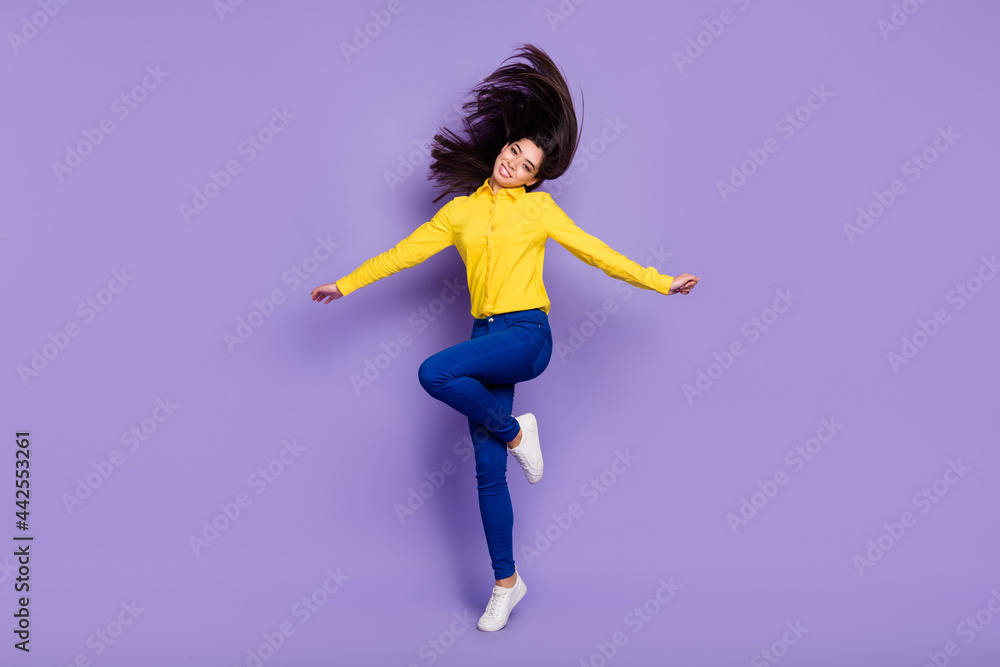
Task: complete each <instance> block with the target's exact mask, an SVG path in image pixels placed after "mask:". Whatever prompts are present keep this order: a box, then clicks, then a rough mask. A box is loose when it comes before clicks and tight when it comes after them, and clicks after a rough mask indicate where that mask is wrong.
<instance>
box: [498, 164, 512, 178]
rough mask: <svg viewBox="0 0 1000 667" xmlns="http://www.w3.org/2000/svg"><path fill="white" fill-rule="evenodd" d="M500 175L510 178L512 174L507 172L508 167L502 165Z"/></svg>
mask: <svg viewBox="0 0 1000 667" xmlns="http://www.w3.org/2000/svg"><path fill="white" fill-rule="evenodd" d="M500 175H501V176H503V177H504V178H510V172H509V171H508V170H507V167H506V165H500Z"/></svg>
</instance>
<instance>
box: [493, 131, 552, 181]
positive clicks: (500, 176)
mask: <svg viewBox="0 0 1000 667" xmlns="http://www.w3.org/2000/svg"><path fill="white" fill-rule="evenodd" d="M544 157H545V155H544V153H542V150H541V149H540V148H539V147H538V146H536V145H535V142H533V141H532V140H531V139H519V140H517V141H514V142H511V143H509V144H507V145H506V146H504V147H503V150H501V151H500V155H498V156H497V159H496V162H494V163H493V174H492V175H491V176H490V187H492V188H493V192H497V191H498V190H499V189H500V188H517V187H520V186H522V185H525V186H527V185H534V184H535V182H536V181H537V180H538V178H537V174H538V168H539V167H540V166H541V165H542V160H543V159H544Z"/></svg>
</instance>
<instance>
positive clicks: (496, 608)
mask: <svg viewBox="0 0 1000 667" xmlns="http://www.w3.org/2000/svg"><path fill="white" fill-rule="evenodd" d="M497 588H499V586H497V587H494V588H493V595H491V596H490V603H489V604H488V605H486V615H487V616H490V617H492V618H496V617H497V615H498V614H499V613H500V609H501V607H502V606H503V600H504V598H506V597H507V593H505V592H503V591H498V590H497ZM507 590H513V589H507Z"/></svg>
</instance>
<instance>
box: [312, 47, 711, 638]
mask: <svg viewBox="0 0 1000 667" xmlns="http://www.w3.org/2000/svg"><path fill="white" fill-rule="evenodd" d="M515 58H521V59H523V60H524V61H526V62H524V63H518V62H514V63H511V64H509V65H502V66H501V67H500V68H499V69H497V71H495V72H494V73H493V74H491V75H490V76H489V77H487V78H486V79H485V80H483V82H482V83H480V84H479V85H478V86H476V87H475V88H473V90H472V99H471V100H470V101H468V102H466V103H465V104H464V105H463V110H464V111H465V112H466V116H465V118H464V121H463V123H464V129H465V132H466V134H467V137H464V138H463V137H460V136H458V135H457V134H455V133H453V132H451V131H450V130H448V129H447V128H444V129H442V131H441V132H440V133H439V134H437V135H436V136H435V137H434V145H433V147H432V150H431V164H430V171H431V175H432V177H433V178H434V179H435V180H436V181H437V182H438V185H439V187H442V188H443V190H444V191H443V192H442V193H441V195H440V196H438V197H437V199H435V200H434V201H438V200H439V199H441V198H442V197H444V196H445V195H447V194H449V193H454V194H457V196H455V197H454V198H453V199H452V200H451V201H449V202H448V203H447V204H445V205H444V206H443V207H441V209H440V210H438V212H437V213H436V214H435V215H434V217H433V218H432V219H431V220H429V221H428V222H425V223H424V224H423V225H421V226H420V227H418V228H417V229H416V230H415V231H414V232H413V233H412V234H410V235H409V236H407V237H406V238H405V239H403V240H402V241H400V242H399V243H398V244H397V245H396V246H395V247H393V248H392V249H390V250H388V251H386V252H384V253H382V254H380V255H377V256H375V257H372V258H371V259H369V260H368V261H366V262H365V263H363V264H362V265H361V266H359V267H358V268H357V269H355V270H354V271H352V272H351V273H349V274H348V275H346V276H344V277H343V278H341V279H339V280H337V281H336V282H333V283H328V284H326V285H320V286H319V287H317V288H316V289H314V290H313V291H312V294H311V296H312V299H313V300H314V301H319V302H321V303H322V302H324V300H325V303H330V302H331V301H332V300H333V299H339V298H340V297H342V296H346V295H348V294H350V293H351V292H353V291H355V290H357V289H359V288H361V287H364V286H365V285H369V284H371V283H373V282H375V281H376V280H380V279H381V278H385V277H386V276H389V275H392V274H394V273H396V272H398V271H401V270H402V269H406V268H409V267H412V266H415V265H416V264H419V263H420V262H423V261H424V260H426V259H427V258H428V257H430V256H432V255H434V254H435V253H437V252H440V251H441V250H443V249H444V248H447V247H448V246H451V245H454V246H455V247H456V248H457V249H458V252H459V254H460V255H461V256H462V260H463V261H464V262H465V266H466V274H467V278H468V281H469V294H470V298H471V305H472V317H473V318H474V321H473V325H472V336H471V338H470V340H467V341H465V342H462V343H459V344H458V345H454V346H452V347H449V348H448V349H446V350H443V351H441V352H438V353H437V354H435V355H433V356H431V357H430V358H428V359H427V360H426V361H424V363H423V364H422V365H421V366H420V370H419V373H418V377H419V380H420V384H421V385H422V386H423V388H424V389H426V390H427V392H428V393H429V394H430V395H431V396H433V397H434V398H437V399H439V400H441V401H443V402H444V403H446V404H447V405H450V406H451V407H453V408H455V409H456V410H458V411H459V412H461V413H462V414H463V415H465V416H466V417H468V420H469V430H470V432H471V433H472V438H473V443H474V449H475V458H476V479H477V482H478V490H479V510H480V514H481V516H482V520H483V528H484V530H485V532H486V543H487V546H488V548H489V554H490V558H491V559H492V562H493V573H494V577H495V581H496V583H495V585H494V587H493V593H492V595H491V597H490V600H489V603H488V604H487V606H486V611H485V613H484V614H483V616H482V618H480V619H479V629H480V630H486V631H492V630H500V629H501V628H503V627H504V626H505V625H506V624H507V618H508V616H509V614H510V611H511V609H513V607H514V605H516V604H517V603H518V602H519V601H520V600H521V598H522V597H523V596H524V594H525V592H526V591H527V588H526V587H525V585H524V581H523V579H522V578H521V576H520V575H519V574H518V572H517V571H516V569H515V567H514V554H513V551H514V549H513V535H512V532H513V525H514V514H513V509H512V506H511V500H510V493H509V492H508V489H507V454H508V452H509V453H510V454H511V455H512V456H513V457H514V458H515V459H516V460H517V462H518V464H519V465H520V466H521V468H522V469H523V470H524V472H525V475H526V476H527V478H528V481H529V482H530V483H532V484H535V483H537V482H538V481H539V480H540V479H541V478H542V452H541V447H540V443H539V438H538V424H537V422H536V420H535V417H534V415H532V414H531V413H525V414H523V415H520V416H518V417H514V416H513V401H514V385H515V384H516V383H518V382H524V381H526V380H530V379H532V378H535V377H538V375H539V374H540V373H541V372H542V371H544V370H545V367H546V366H547V365H548V363H549V358H550V357H551V355H552V332H551V331H550V329H549V319H548V312H549V305H550V303H549V298H548V295H547V294H546V292H545V286H544V284H543V283H542V264H543V260H544V258H545V242H546V240H547V239H550V238H551V239H555V240H556V241H557V242H558V243H559V244H560V245H562V246H563V247H565V248H566V249H567V250H569V251H570V252H571V253H572V254H573V255H575V256H576V257H578V258H580V259H581V260H583V261H584V262H586V263H588V264H591V265H592V266H595V267H597V268H600V269H601V270H603V271H604V272H605V273H607V274H608V275H610V276H612V277H614V278H618V279H620V280H623V281H625V282H627V283H629V284H631V285H635V286H636V287H641V288H643V289H649V290H655V291H657V292H660V293H661V294H676V293H681V294H688V293H689V292H690V291H691V289H692V288H693V287H694V286H695V285H696V284H697V283H698V280H699V279H698V278H697V277H696V276H693V275H690V274H687V273H682V274H680V275H678V276H676V277H674V276H668V275H663V274H660V273H658V272H657V271H656V270H655V269H653V268H651V267H645V268H644V267H642V266H640V265H638V264H637V263H635V262H634V261H632V260H630V259H628V258H627V257H625V256H624V255H621V254H620V253H617V252H615V251H614V250H612V249H611V248H610V247H608V246H607V245H606V244H605V243H604V242H603V241H601V240H600V239H598V238H596V237H594V236H591V235H590V234H587V233H586V232H584V231H582V230H581V229H580V228H579V227H577V226H576V225H575V224H574V223H573V221H572V220H571V219H570V218H569V217H568V216H567V215H566V214H565V213H564V212H563V211H562V209H560V208H559V207H558V206H557V205H556V203H555V201H553V199H552V197H551V195H549V194H548V193H546V192H535V191H534V190H535V189H536V188H538V186H539V185H541V184H542V182H543V181H545V180H546V179H550V178H558V177H559V176H560V175H562V174H563V173H564V172H565V171H566V169H568V168H569V166H570V163H571V162H572V160H573V155H574V154H575V153H576V149H577V145H578V143H579V139H580V137H579V134H578V131H577V120H576V112H575V110H574V108H573V101H572V97H571V95H570V91H569V88H568V86H567V85H566V81H565V79H564V78H563V76H562V74H561V72H560V70H559V69H558V68H557V67H556V65H555V63H553V62H552V60H551V59H550V58H549V56H548V55H547V54H546V53H545V52H544V51H542V50H541V49H539V48H537V47H535V46H532V45H530V44H528V45H522V46H521V47H520V48H519V49H518V50H517V52H515V55H514V56H511V57H510V58H508V59H507V60H505V61H504V63H507V62H508V61H510V60H512V59H515Z"/></svg>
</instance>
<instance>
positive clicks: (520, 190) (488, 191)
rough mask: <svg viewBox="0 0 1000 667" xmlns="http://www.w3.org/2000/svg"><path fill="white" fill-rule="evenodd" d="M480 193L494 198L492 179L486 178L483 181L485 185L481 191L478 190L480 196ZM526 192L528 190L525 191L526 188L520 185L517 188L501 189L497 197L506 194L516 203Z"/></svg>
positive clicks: (480, 188) (481, 187)
mask: <svg viewBox="0 0 1000 667" xmlns="http://www.w3.org/2000/svg"><path fill="white" fill-rule="evenodd" d="M480 192H482V193H483V194H485V195H486V196H487V197H492V196H493V188H491V187H490V179H489V177H488V176H487V177H486V180H485V181H483V184H482V185H481V186H480V187H479V189H478V190H476V194H479V193H480ZM525 192H526V190H525V189H524V186H523V185H519V186H518V187H516V188H500V189H499V190H498V191H497V196H498V197H499V196H501V195H504V194H506V195H507V196H508V197H510V198H511V199H513V200H514V201H517V198H518V197H520V196H521V195H523V194H524V193H525Z"/></svg>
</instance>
